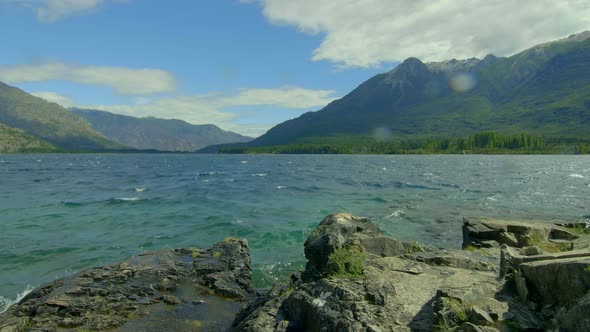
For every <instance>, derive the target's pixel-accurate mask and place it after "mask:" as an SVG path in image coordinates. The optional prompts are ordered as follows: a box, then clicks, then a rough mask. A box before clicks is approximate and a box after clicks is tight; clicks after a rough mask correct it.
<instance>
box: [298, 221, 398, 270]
mask: <svg viewBox="0 0 590 332" xmlns="http://www.w3.org/2000/svg"><path fill="white" fill-rule="evenodd" d="M353 246H356V247H361V248H362V249H363V251H364V252H366V253H368V254H372V255H376V256H379V257H385V256H399V255H403V254H405V253H406V252H407V250H406V247H404V244H403V243H402V242H401V241H398V240H396V239H393V238H391V237H387V236H383V235H382V233H381V231H380V230H379V227H377V225H375V224H373V223H372V222H371V221H370V220H369V218H365V217H357V216H353V215H350V214H348V213H336V214H331V215H328V216H327V217H325V218H324V219H323V220H322V221H321V222H320V224H319V225H318V226H317V227H316V228H315V229H314V230H313V232H312V233H311V235H310V236H309V237H308V238H307V240H306V241H305V244H304V252H305V257H306V258H307V260H308V261H307V265H306V267H305V273H304V274H303V277H304V278H306V279H318V278H320V277H321V276H322V275H324V273H325V271H326V268H327V264H328V260H329V257H330V255H331V254H333V253H334V252H336V251H337V250H338V249H341V248H349V247H353Z"/></svg>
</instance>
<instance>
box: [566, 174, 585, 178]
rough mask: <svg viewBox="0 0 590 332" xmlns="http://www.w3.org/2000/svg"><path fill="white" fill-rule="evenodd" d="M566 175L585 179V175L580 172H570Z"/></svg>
mask: <svg viewBox="0 0 590 332" xmlns="http://www.w3.org/2000/svg"><path fill="white" fill-rule="evenodd" d="M568 176H569V177H570V178H577V179H585V178H586V177H585V176H583V175H582V174H576V173H574V174H570V175H568Z"/></svg>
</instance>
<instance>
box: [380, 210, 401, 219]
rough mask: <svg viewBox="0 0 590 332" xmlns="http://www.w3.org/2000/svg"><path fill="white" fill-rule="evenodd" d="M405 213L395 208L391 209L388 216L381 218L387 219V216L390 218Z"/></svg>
mask: <svg viewBox="0 0 590 332" xmlns="http://www.w3.org/2000/svg"><path fill="white" fill-rule="evenodd" d="M405 215H406V213H405V212H404V210H395V211H393V213H392V214H390V215H388V216H385V217H383V218H385V219H389V218H392V217H396V218H399V217H403V216H405Z"/></svg>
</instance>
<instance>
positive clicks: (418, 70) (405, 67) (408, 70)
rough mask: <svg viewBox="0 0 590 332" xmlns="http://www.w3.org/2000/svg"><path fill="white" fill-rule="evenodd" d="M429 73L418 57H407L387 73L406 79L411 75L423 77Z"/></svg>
mask: <svg viewBox="0 0 590 332" xmlns="http://www.w3.org/2000/svg"><path fill="white" fill-rule="evenodd" d="M429 74H430V70H428V67H427V66H426V65H425V64H424V62H422V61H420V60H419V59H418V58H407V59H406V60H404V62H402V63H400V64H399V65H398V66H397V67H395V68H393V69H392V70H391V71H389V72H388V73H387V75H388V76H389V77H395V78H398V79H406V78H411V77H424V76H427V75H429Z"/></svg>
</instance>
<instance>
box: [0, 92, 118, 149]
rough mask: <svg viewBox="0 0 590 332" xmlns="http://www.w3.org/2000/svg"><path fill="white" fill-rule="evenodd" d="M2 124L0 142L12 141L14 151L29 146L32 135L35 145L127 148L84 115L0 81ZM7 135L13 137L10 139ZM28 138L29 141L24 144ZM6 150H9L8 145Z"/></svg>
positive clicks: (66, 147)
mask: <svg viewBox="0 0 590 332" xmlns="http://www.w3.org/2000/svg"><path fill="white" fill-rule="evenodd" d="M0 124H2V125H3V129H2V131H3V132H4V133H5V135H6V136H3V140H2V143H1V144H2V146H8V145H10V146H11V148H10V151H13V152H16V151H20V150H29V148H30V144H32V143H31V142H32V141H31V139H33V140H35V141H37V143H34V144H33V145H34V146H37V147H39V149H40V150H48V151H51V150H54V149H55V148H56V147H57V148H60V149H64V150H90V151H95V150H116V149H123V148H125V147H124V146H123V145H121V144H119V143H116V142H113V141H111V140H109V139H107V138H106V137H104V136H103V135H101V134H100V133H99V132H97V131H96V130H94V129H93V128H92V127H91V126H90V124H89V123H88V122H87V121H85V120H84V119H83V118H81V117H79V116H78V115H76V114H73V113H72V112H70V111H68V110H67V109H65V108H63V107H62V106H60V105H58V104H55V103H51V102H48V101H45V100H44V99H41V98H38V97H35V96H33V95H30V94H28V93H26V92H24V91H22V90H20V89H18V88H15V87H13V86H10V85H7V84H4V83H2V82H0ZM8 135H10V137H12V138H13V139H12V140H10V141H7V140H6V139H7V137H9V136H8ZM25 135H26V136H25ZM17 136H18V137H19V139H18V140H17V139H16V137H17ZM25 142H29V143H27V144H25ZM17 143H18V145H17ZM22 144H24V145H22ZM50 147H51V148H50ZM45 148H47V149H45ZM1 151H3V150H0V152H1ZM5 152H8V149H7V151H5Z"/></svg>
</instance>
